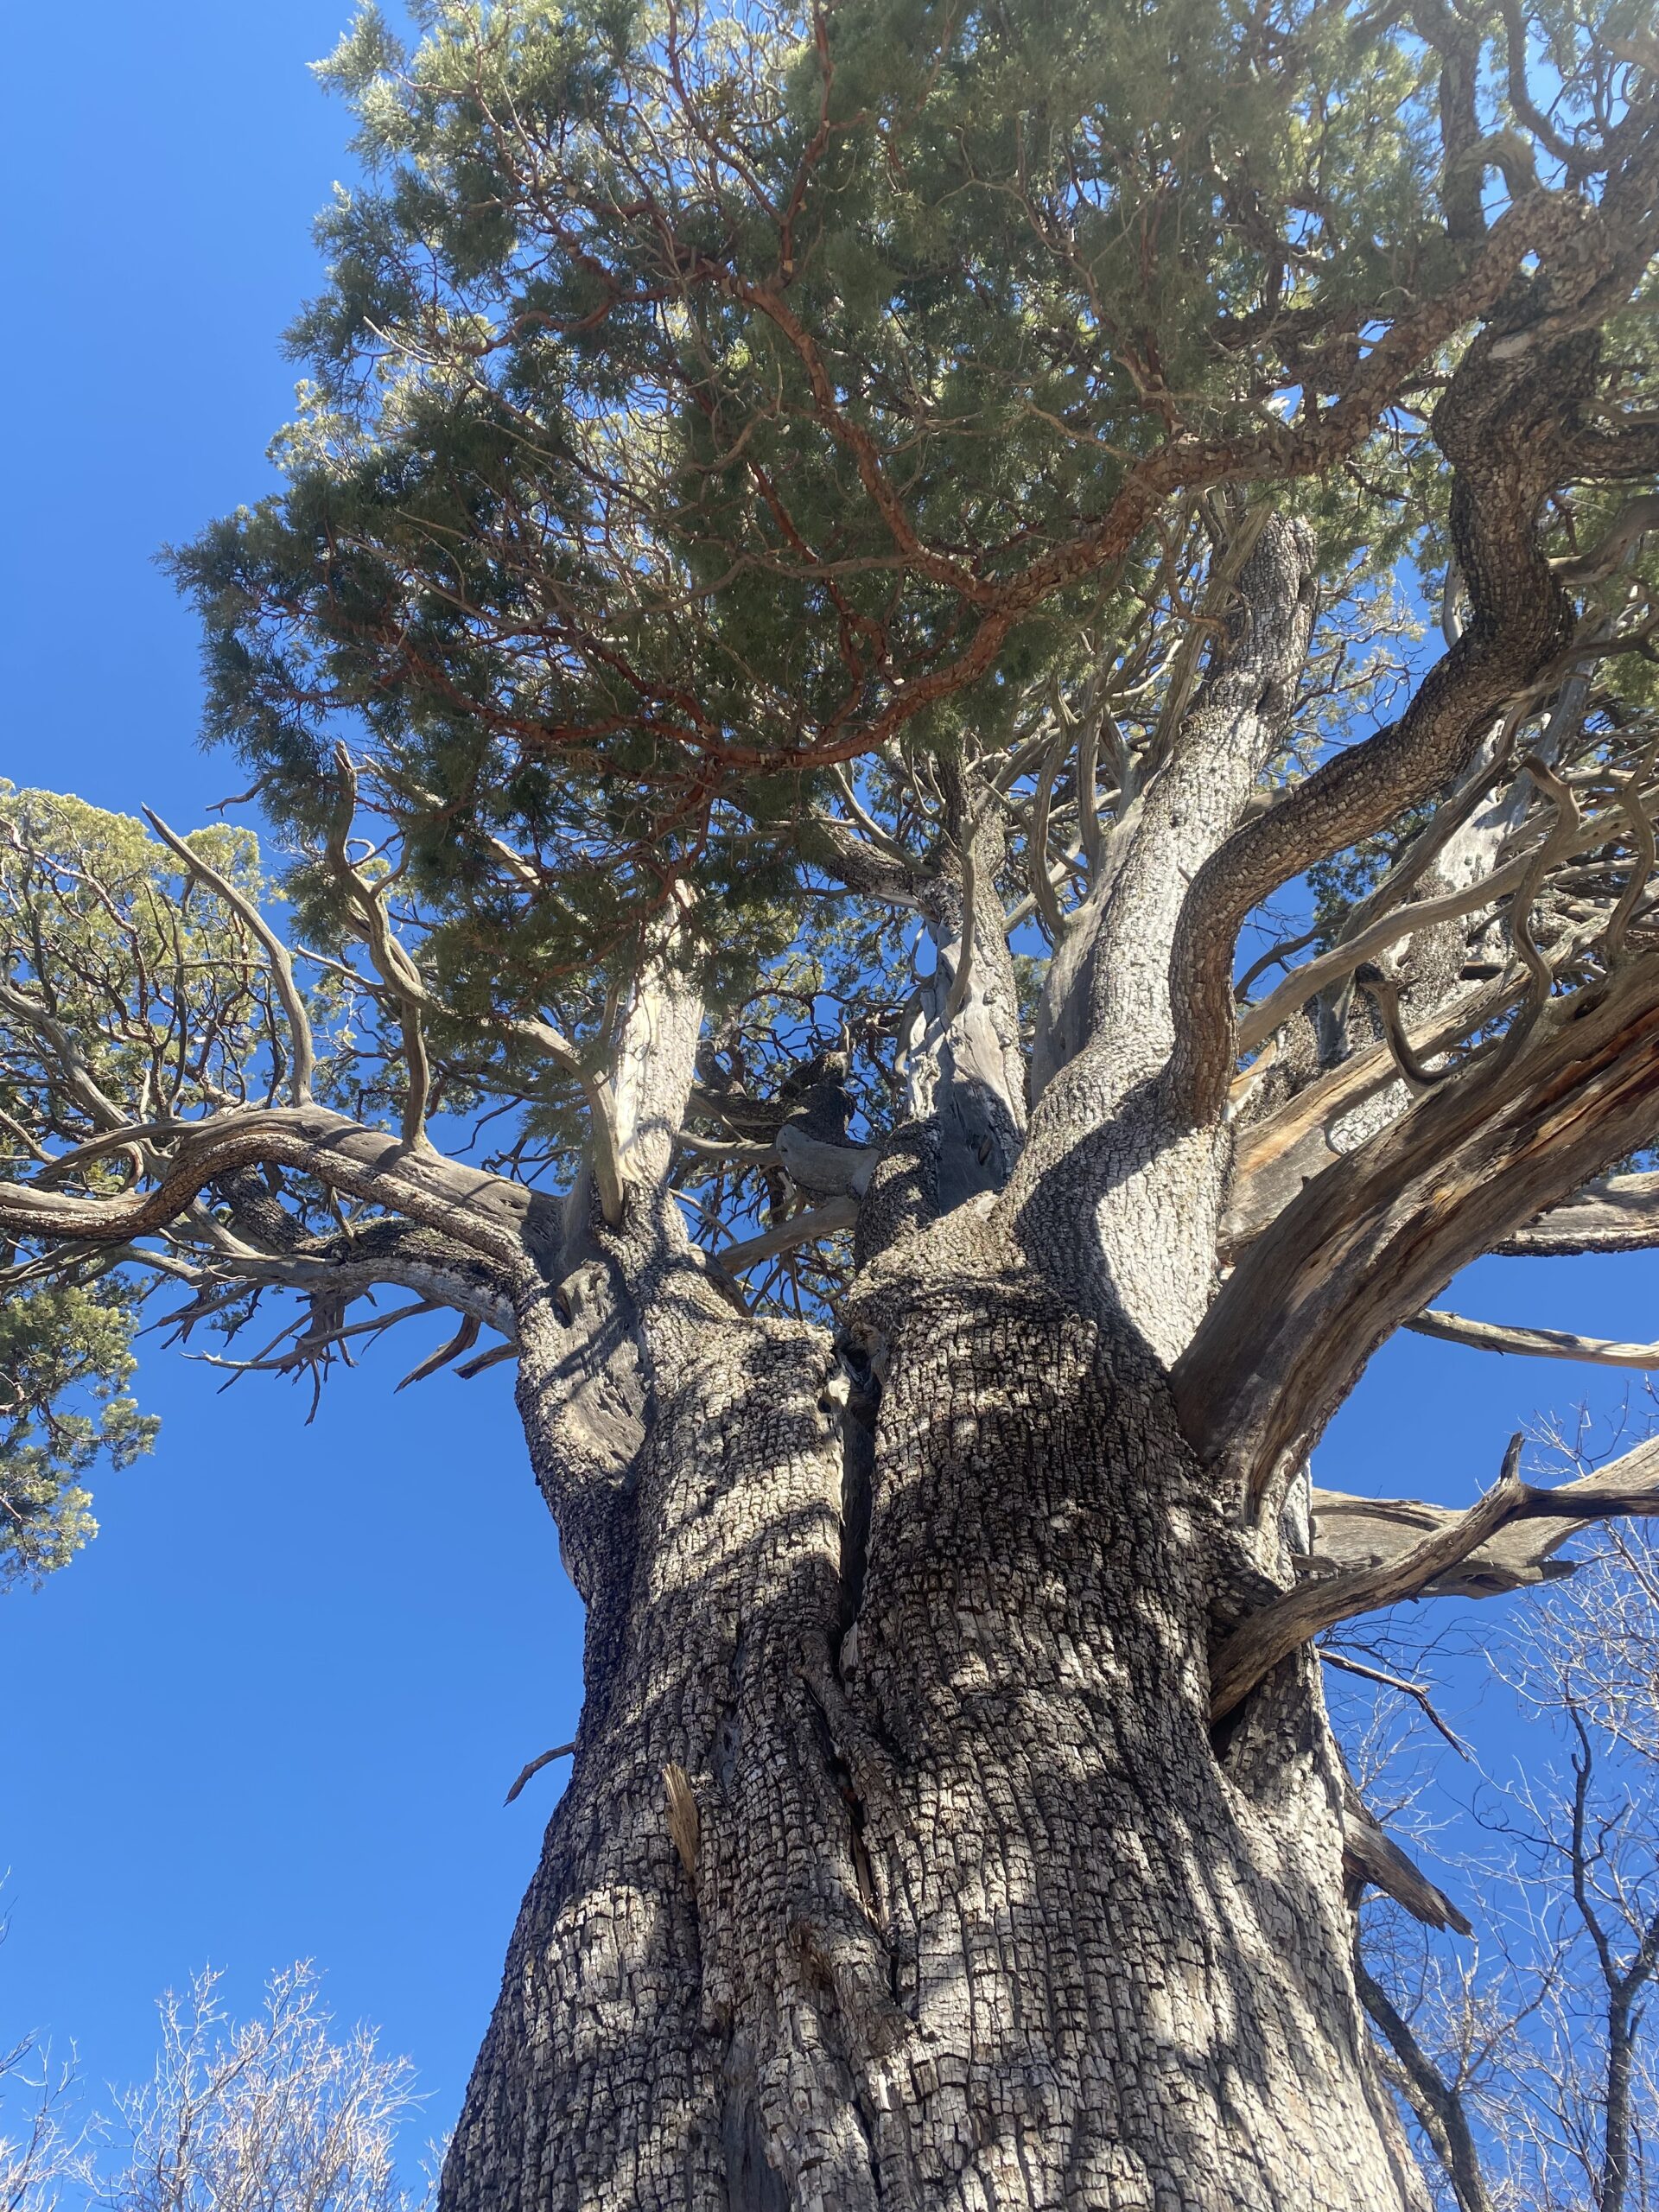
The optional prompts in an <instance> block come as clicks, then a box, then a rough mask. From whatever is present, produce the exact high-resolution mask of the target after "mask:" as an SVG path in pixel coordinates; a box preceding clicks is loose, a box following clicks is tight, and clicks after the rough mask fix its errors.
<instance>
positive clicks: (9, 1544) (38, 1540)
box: [0, 1275, 159, 1589]
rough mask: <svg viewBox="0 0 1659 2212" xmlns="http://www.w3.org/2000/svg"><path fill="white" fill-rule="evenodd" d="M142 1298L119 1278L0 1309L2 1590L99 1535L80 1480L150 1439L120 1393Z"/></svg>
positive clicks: (35, 1576) (122, 1460) (50, 1289)
mask: <svg viewBox="0 0 1659 2212" xmlns="http://www.w3.org/2000/svg"><path fill="white" fill-rule="evenodd" d="M137 1318H138V1301H137V1293H136V1291H135V1290H134V1288H133V1287H132V1286H131V1285H130V1284H129V1283H127V1282H125V1281H123V1280H122V1279H121V1278H120V1277H119V1276H117V1275H106V1276H105V1277H104V1278H103V1279H102V1280H100V1281H93V1282H90V1283H77V1282H54V1283H40V1284H36V1285H35V1287H33V1288H32V1289H31V1291H30V1292H29V1294H28V1295H27V1296H25V1297H19V1296H15V1295H14V1296H11V1297H9V1298H8V1299H7V1300H5V1302H4V1303H3V1305H0V1589H3V1588H5V1587H6V1586H9V1585H10V1584H12V1583H16V1582H34V1583H38V1582H39V1581H40V1580H41V1578H42V1577H43V1576H44V1575H46V1574H48V1573H51V1572H52V1570H53V1569H54V1567H62V1566H64V1565H65V1564H66V1562H67V1560H69V1559H71V1558H72V1557H73V1554H75V1553H76V1552H77V1551H79V1549H80V1548H81V1546H82V1545H83V1544H84V1543H86V1541H87V1539H88V1538H89V1537H91V1536H93V1535H96V1534H97V1533H98V1523H97V1522H95V1521H94V1520H93V1519H92V1512H91V1510H90V1509H91V1505H92V1499H91V1497H90V1496H89V1494H88V1493H87V1491H86V1490H84V1489H83V1488H82V1487H81V1484H80V1481H79V1478H80V1477H81V1476H82V1475H84V1474H86V1472H87V1471H89V1470H90V1469H91V1468H92V1466H94V1465H96V1464H97V1462H98V1461H99V1459H106V1460H107V1461H108V1463H109V1464H110V1465H111V1466H112V1467H116V1468H123V1467H128V1466H130V1465H131V1464H132V1462H133V1461H134V1460H135V1459H137V1457H138V1455H139V1454H140V1453H141V1452H148V1451H149V1449H150V1446H152V1445H153V1443H154V1442H155V1440H156V1430H157V1427H159V1424H158V1422H157V1421H156V1419H155V1417H154V1416H153V1415H148V1414H141V1413H140V1412H139V1410H138V1408H137V1404H136V1402H134V1400H133V1399H132V1398H131V1397H130V1396H129V1395H127V1392H126V1388H125V1386H126V1384H127V1383H128V1382H129V1381H130V1378H131V1376H132V1374H133V1371H134V1369H135V1368H136V1366H137V1361H136V1360H135V1359H134V1357H133V1355H132V1338H133V1332H134V1329H135V1327H136V1326H137Z"/></svg>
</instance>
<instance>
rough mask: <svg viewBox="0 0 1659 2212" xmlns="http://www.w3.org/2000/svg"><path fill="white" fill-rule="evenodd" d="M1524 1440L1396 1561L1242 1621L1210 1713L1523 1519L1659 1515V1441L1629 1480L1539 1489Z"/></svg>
mask: <svg viewBox="0 0 1659 2212" xmlns="http://www.w3.org/2000/svg"><path fill="white" fill-rule="evenodd" d="M1521 1444H1522V1439H1521V1437H1520V1435H1519V1434H1518V1433H1517V1434H1516V1435H1515V1436H1513V1437H1511V1439H1510V1447H1509V1450H1508V1451H1507V1452H1505V1453H1504V1455H1503V1472H1502V1473H1501V1474H1500V1475H1499V1477H1498V1478H1497V1482H1496V1483H1494V1484H1493V1485H1492V1487H1491V1490H1489V1491H1487V1493H1486V1495H1485V1497H1483V1498H1482V1499H1481V1500H1480V1502H1479V1503H1478V1504H1476V1505H1471V1507H1470V1508H1469V1510H1468V1511H1467V1512H1466V1513H1460V1514H1459V1515H1458V1516H1456V1518H1455V1519H1453V1520H1451V1521H1449V1522H1446V1524H1445V1526H1444V1527H1442V1528H1440V1529H1436V1530H1435V1531H1434V1532H1433V1535H1428V1536H1426V1537H1425V1538H1424V1539H1423V1541H1421V1543H1418V1544H1414V1545H1413V1546H1412V1547H1411V1548H1410V1549H1409V1550H1407V1551H1404V1552H1402V1553H1400V1554H1397V1555H1396V1556H1395V1557H1394V1558H1392V1559H1386V1560H1379V1561H1377V1562H1376V1563H1375V1564H1374V1565H1371V1566H1368V1567H1354V1568H1350V1569H1348V1570H1347V1571H1345V1572H1343V1573H1336V1574H1332V1575H1326V1576H1323V1577H1321V1578H1319V1579H1318V1580H1313V1581H1308V1582H1304V1583H1302V1584H1300V1585H1299V1586H1298V1587H1297V1588H1295V1589H1294V1590H1290V1591H1287V1592H1286V1593H1285V1595H1284V1596H1283V1597H1282V1598H1279V1599H1274V1601H1273V1603H1271V1604H1270V1605H1264V1606H1263V1607H1262V1609H1261V1611H1259V1612H1255V1613H1253V1614H1252V1615H1251V1616H1250V1617H1249V1619H1248V1620H1246V1621H1244V1622H1243V1623H1242V1624H1241V1625H1240V1626H1239V1627H1237V1628H1236V1629H1235V1630H1233V1631H1232V1633H1231V1634H1230V1636H1229V1637H1226V1638H1225V1640H1224V1642H1223V1643H1222V1644H1221V1645H1220V1647H1219V1649H1217V1652H1216V1653H1215V1655H1214V1657H1213V1659H1212V1661H1211V1674H1210V1694H1211V1708H1210V1717H1211V1721H1212V1722H1214V1721H1217V1720H1221V1719H1225V1717H1226V1715H1227V1714H1228V1713H1231V1712H1232V1711H1234V1709H1235V1708H1236V1707H1237V1706H1239V1705H1240V1704H1242V1702H1243V1700H1244V1699H1245V1698H1247V1697H1248V1696H1249V1694H1250V1692H1251V1691H1252V1690H1253V1689H1255V1688H1256V1686H1257V1685H1258V1684H1259V1683H1261V1682H1262V1681H1266V1679H1267V1677H1268V1675H1270V1674H1271V1673H1272V1672H1273V1670H1274V1668H1275V1667H1276V1666H1278V1665H1279V1664H1280V1662H1281V1661H1282V1660H1285V1659H1287V1658H1289V1656H1290V1655H1291V1653H1292V1652H1293V1651H1295V1650H1297V1649H1300V1646H1301V1645H1302V1644H1304V1643H1307V1642H1309V1641H1310V1640H1311V1639H1312V1638H1313V1637H1316V1636H1319V1635H1322V1634H1323V1633H1324V1631H1325V1630H1326V1629H1330V1628H1335V1627H1336V1625H1337V1624H1338V1622H1339V1621H1347V1620H1353V1619H1355V1618H1357V1616H1358V1615H1359V1614H1361V1613H1371V1612H1376V1611H1380V1610H1381V1609H1382V1608H1383V1607H1384V1606H1388V1605H1399V1604H1401V1603H1402V1601H1403V1600H1404V1599H1408V1598H1418V1597H1421V1596H1422V1595H1423V1593H1424V1592H1426V1591H1427V1589H1428V1587H1429V1585H1430V1584H1431V1583H1433V1582H1434V1581H1436V1580H1438V1579H1439V1578H1440V1576H1442V1575H1444V1574H1446V1573H1447V1572H1448V1571H1449V1570H1450V1569H1452V1568H1453V1567H1457V1566H1458V1565H1459V1564H1460V1562H1462V1561H1463V1560H1466V1559H1467V1558H1468V1557H1469V1556H1470V1554H1471V1553H1473V1552H1475V1551H1478V1549H1479V1548H1480V1547H1481V1545H1483V1544H1484V1543H1486V1542H1487V1541H1489V1540H1490V1539H1491V1538H1492V1537H1493V1536H1496V1535H1497V1534H1498V1533H1499V1531H1500V1530H1502V1529H1507V1528H1509V1527H1510V1526H1511V1525H1512V1524H1513V1523H1515V1522H1522V1521H1548V1520H1570V1521H1573V1522H1586V1521H1592V1520H1608V1519H1611V1518H1612V1517H1614V1516H1618V1515H1621V1514H1630V1515H1641V1516H1651V1515H1659V1447H1656V1446H1642V1447H1640V1449H1639V1450H1638V1451H1637V1452H1632V1453H1631V1454H1630V1455H1629V1457H1628V1459H1626V1460H1625V1461H1623V1462H1621V1463H1620V1464H1621V1465H1624V1466H1625V1467H1627V1468H1630V1469H1631V1470H1632V1471H1630V1472H1629V1473H1627V1475H1626V1476H1625V1477H1624V1479H1622V1480H1620V1479H1618V1478H1617V1472H1618V1471H1617V1470H1612V1471H1610V1472H1609V1473H1606V1474H1603V1475H1600V1476H1597V1477H1594V1478H1592V1479H1591V1480H1589V1481H1587V1482H1576V1483H1565V1484H1561V1485H1560V1487H1559V1488H1557V1489H1554V1490H1542V1489H1539V1488H1537V1487H1535V1485H1534V1484H1530V1483H1526V1482H1522V1479H1521V1478H1520V1475H1519V1474H1518V1472H1517V1468H1518V1466H1519V1463H1520V1459H1521ZM1649 1462H1650V1463H1651V1465H1649Z"/></svg>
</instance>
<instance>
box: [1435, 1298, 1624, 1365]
mask: <svg viewBox="0 0 1659 2212" xmlns="http://www.w3.org/2000/svg"><path fill="white" fill-rule="evenodd" d="M1406 1327H1407V1328H1408V1329H1410V1330H1411V1331H1413V1332H1414V1334H1416V1335H1417V1336H1420V1337H1439V1338H1441V1339H1442V1340H1443V1341H1444V1342H1446V1344H1467V1345H1468V1346H1469V1347H1470V1349H1471V1351H1496V1352H1513V1353H1518V1354H1521V1355H1522V1356H1524V1357H1529V1358H1532V1359H1577V1360H1583V1361H1585V1362H1586V1363H1588V1364H1590V1365H1592V1366H1596V1367H1659V1344H1618V1343H1614V1342H1611V1341H1610V1340H1609V1339H1607V1338H1603V1337H1575V1336H1573V1334H1572V1333H1571V1332H1570V1331H1568V1330H1566V1329H1524V1328H1513V1327H1510V1326H1509V1325H1506V1324H1504V1323H1502V1322H1497V1321H1471V1320H1468V1319H1465V1317H1464V1316H1463V1315H1462V1314H1461V1313H1444V1312H1440V1311H1438V1310H1436V1309H1435V1308H1433V1307H1430V1308H1429V1309H1428V1310H1427V1312H1424V1313H1419V1314H1417V1315H1416V1316H1415V1317H1414V1319H1412V1320H1409V1321H1408V1322H1407V1323H1406Z"/></svg>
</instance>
